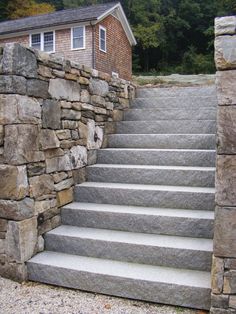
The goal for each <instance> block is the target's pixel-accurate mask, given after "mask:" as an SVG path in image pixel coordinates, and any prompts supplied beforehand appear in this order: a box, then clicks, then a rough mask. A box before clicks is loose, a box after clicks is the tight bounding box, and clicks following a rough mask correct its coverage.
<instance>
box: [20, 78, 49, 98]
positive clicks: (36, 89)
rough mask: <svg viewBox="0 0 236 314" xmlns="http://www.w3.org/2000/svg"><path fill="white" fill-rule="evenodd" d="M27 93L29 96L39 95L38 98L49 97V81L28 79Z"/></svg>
mask: <svg viewBox="0 0 236 314" xmlns="http://www.w3.org/2000/svg"><path fill="white" fill-rule="evenodd" d="M26 89H27V94H28V95H29V96H33V97H38V98H44V99H46V98H49V95H48V82H46V81H42V80H37V79H30V80H27V88H26Z"/></svg>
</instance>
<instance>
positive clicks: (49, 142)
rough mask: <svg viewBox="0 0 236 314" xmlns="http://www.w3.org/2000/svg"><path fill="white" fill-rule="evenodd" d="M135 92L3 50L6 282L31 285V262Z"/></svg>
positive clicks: (0, 122)
mask: <svg viewBox="0 0 236 314" xmlns="http://www.w3.org/2000/svg"><path fill="white" fill-rule="evenodd" d="M134 92H135V87H134V86H132V85H131V84H130V83H129V82H127V81H124V80H120V79H112V78H111V77H110V76H109V75H108V74H105V73H102V72H98V71H96V70H92V69H90V68H88V67H86V66H82V65H80V64H75V63H73V62H70V61H68V60H65V59H63V58H56V57H54V56H52V55H48V54H45V53H41V52H38V51H33V50H31V49H28V48H25V47H23V46H21V45H19V44H6V45H5V46H3V47H1V48H0V275H2V276H5V277H9V278H13V279H16V280H25V279H26V278H27V270H26V266H25V262H26V261H27V260H28V259H30V258H31V257H32V256H33V255H34V254H36V253H37V252H39V251H42V250H43V249H44V240H43V237H42V235H43V234H44V233H45V232H47V231H49V230H51V229H53V228H55V227H57V226H58V225H60V222H61V221H60V209H61V207H62V206H63V205H65V204H68V203H70V202H72V201H73V187H74V185H75V184H77V183H81V182H83V181H84V180H86V172H85V167H86V166H87V165H91V164H93V163H95V162H96V152H97V149H99V148H101V147H102V146H105V145H106V135H107V134H109V133H112V132H113V131H114V127H115V126H114V123H113V122H114V121H117V120H120V119H121V118H122V115H123V111H124V110H125V109H126V108H128V107H129V99H130V98H132V97H133V96H134Z"/></svg>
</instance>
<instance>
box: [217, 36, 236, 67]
mask: <svg viewBox="0 0 236 314" xmlns="http://www.w3.org/2000/svg"><path fill="white" fill-rule="evenodd" d="M215 62H216V67H217V69H221V70H225V69H233V68H236V35H235V36H219V37H216V40H215Z"/></svg>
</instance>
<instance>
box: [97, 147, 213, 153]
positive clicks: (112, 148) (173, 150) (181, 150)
mask: <svg viewBox="0 0 236 314" xmlns="http://www.w3.org/2000/svg"><path fill="white" fill-rule="evenodd" d="M99 151H136V152H180V153H181V152H191V153H192V152H207V153H209V152H212V153H215V152H216V150H215V149H200V148H199V149H186V148H173V149H172V148H128V147H127V148H125V147H124V148H123V147H108V148H102V149H100V150H99Z"/></svg>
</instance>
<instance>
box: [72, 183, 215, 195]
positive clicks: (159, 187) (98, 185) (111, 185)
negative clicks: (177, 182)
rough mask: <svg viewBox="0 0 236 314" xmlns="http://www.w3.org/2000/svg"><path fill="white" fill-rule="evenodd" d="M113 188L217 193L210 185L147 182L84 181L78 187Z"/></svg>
mask: <svg viewBox="0 0 236 314" xmlns="http://www.w3.org/2000/svg"><path fill="white" fill-rule="evenodd" d="M80 186H81V187H96V188H113V189H117V188H118V189H125V190H147V191H171V192H193V193H212V194H214V193H215V188H209V187H189V186H172V185H151V184H150V185H147V184H127V183H106V182H84V183H81V184H79V185H77V187H80Z"/></svg>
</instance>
